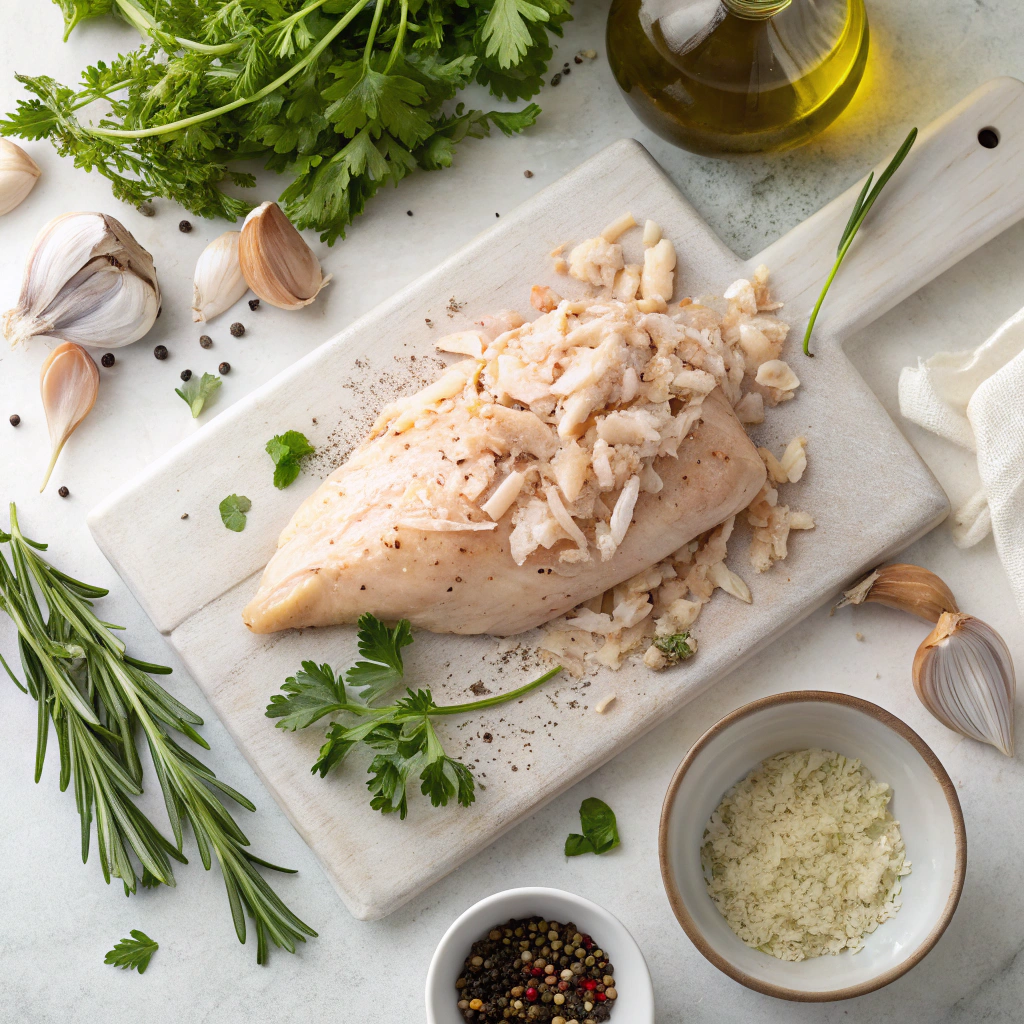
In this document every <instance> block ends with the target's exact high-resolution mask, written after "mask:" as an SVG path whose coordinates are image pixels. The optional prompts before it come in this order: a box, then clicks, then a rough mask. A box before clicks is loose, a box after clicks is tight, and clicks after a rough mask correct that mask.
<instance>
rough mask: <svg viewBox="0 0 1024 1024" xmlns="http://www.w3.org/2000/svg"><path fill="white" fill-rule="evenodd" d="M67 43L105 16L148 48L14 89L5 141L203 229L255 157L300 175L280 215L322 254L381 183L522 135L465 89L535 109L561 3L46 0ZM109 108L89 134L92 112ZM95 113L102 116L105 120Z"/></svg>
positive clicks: (564, 13)
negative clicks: (44, 143)
mask: <svg viewBox="0 0 1024 1024" xmlns="http://www.w3.org/2000/svg"><path fill="white" fill-rule="evenodd" d="M56 2H57V3H59V5H60V7H61V9H62V10H63V12H64V20H65V26H66V32H65V39H66V38H67V36H68V34H70V32H71V31H72V30H73V29H74V27H75V26H76V25H77V24H78V23H79V22H80V21H84V20H85V19H87V18H94V17H97V16H100V15H111V14H112V15H115V16H117V17H120V18H122V19H124V20H125V21H127V22H129V23H130V24H132V25H134V26H135V27H136V28H137V29H138V30H139V32H140V33H141V34H142V36H143V39H144V40H145V42H144V43H143V45H141V46H140V47H139V48H138V49H136V50H133V51H132V52H131V53H128V54H122V55H121V56H119V57H117V59H116V60H114V61H112V62H111V63H109V64H107V63H105V62H103V61H100V62H98V63H96V64H95V65H93V66H91V67H88V68H86V69H85V71H83V73H82V80H81V84H80V86H79V87H78V88H77V89H74V88H70V87H68V86H65V85H61V84H60V83H59V82H56V81H54V79H52V78H49V77H47V76H45V75H39V76H36V77H32V76H30V75H23V74H19V75H17V78H18V80H19V81H20V82H21V83H22V84H23V85H24V86H25V87H26V89H28V91H29V92H31V93H32V94H33V98H32V99H29V100H22V101H19V103H18V109H17V110H16V111H14V112H13V113H11V114H9V115H8V117H7V119H6V120H0V133H2V134H5V135H16V136H20V137H21V138H25V139H42V138H49V139H50V141H51V142H52V143H53V144H54V146H55V147H56V148H57V151H58V152H59V153H60V154H61V155H62V156H70V157H71V158H72V159H73V160H74V162H75V166H77V167H81V168H84V169H86V170H96V171H99V173H100V174H103V175H104V176H106V177H107V178H109V179H110V182H111V185H112V187H113V192H114V195H115V196H117V197H118V198H119V199H122V200H124V201H125V202H128V203H133V204H138V203H141V202H143V201H144V200H147V199H151V198H153V197H155V196H163V197H164V198H167V199H171V200H173V201H174V202H176V203H179V204H180V205H182V206H184V207H186V208H187V209H189V210H191V211H192V212H193V213H195V214H197V215H198V216H202V217H217V216H220V217H226V218H228V219H229V220H234V219H236V218H237V217H239V216H240V215H242V214H244V213H245V212H246V211H247V210H248V209H249V208H250V205H251V204H250V203H248V202H247V201H245V200H243V199H239V198H236V197H235V196H232V195H229V194H228V193H227V192H225V191H223V189H222V186H223V185H224V184H225V183H227V182H230V183H233V184H235V185H240V186H249V187H251V186H253V185H255V179H254V178H253V176H252V175H251V174H248V173H245V172H242V171H239V170H237V169H234V168H233V167H232V164H233V163H234V162H236V161H238V160H244V159H252V158H256V159H259V160H262V161H263V163H264V165H265V166H266V167H267V168H271V169H273V170H276V171H283V172H287V173H289V174H292V175H293V176H294V180H293V182H292V183H291V184H290V185H289V186H288V187H287V188H286V189H285V190H284V192H283V193H282V195H281V203H282V206H283V207H284V209H285V211H286V212H287V214H288V216H289V217H290V218H291V219H292V221H293V223H295V224H296V226H297V227H300V228H315V229H317V230H318V231H320V233H321V234H320V237H321V239H322V240H323V241H325V242H328V243H333V242H334V241H336V240H337V239H338V238H340V237H344V234H345V227H346V225H348V224H349V223H350V222H351V221H352V219H353V218H354V217H356V216H357V215H358V214H359V213H361V212H362V211H363V208H364V207H365V205H366V202H367V200H368V199H370V198H371V197H372V196H373V195H374V194H375V193H376V191H377V190H378V189H379V188H380V187H381V186H382V185H383V184H385V183H386V182H391V183H392V184H397V183H398V182H399V181H400V180H401V179H402V178H404V177H405V176H406V175H407V174H409V173H410V172H411V171H412V170H414V169H415V168H417V167H419V168H422V169H424V170H437V169H439V168H442V167H449V166H450V165H451V163H452V160H453V158H454V155H455V150H456V147H457V146H458V144H459V143H460V142H462V141H463V139H466V138H482V137H484V136H486V135H488V134H489V133H490V130H491V127H492V126H494V127H496V128H498V129H499V130H500V131H501V132H503V133H504V134H506V135H512V134H515V133H517V132H521V131H522V130H523V129H524V128H527V127H529V126H530V125H532V124H533V123H534V122H535V121H536V119H537V115H538V114H539V113H540V108H539V107H537V106H536V105H535V104H532V103H531V104H529V105H528V106H526V107H524V108H523V109H522V110H520V111H517V112H511V113H509V112H499V111H488V112H485V111H482V110H467V109H465V108H464V106H463V105H462V104H458V105H457V106H454V108H453V107H452V104H451V103H450V102H449V101H451V100H453V99H454V97H455V96H456V95H457V94H458V92H459V91H460V90H461V89H463V88H464V87H465V86H467V85H468V84H469V83H470V82H474V81H475V82H479V83H480V84H482V85H484V86H487V87H488V88H489V89H490V91H491V93H492V94H494V95H495V96H498V97H503V98H507V99H510V100H519V99H529V98H530V97H531V96H534V95H535V94H536V93H537V92H538V91H539V90H540V88H541V85H542V84H543V76H544V72H545V71H546V69H547V63H548V61H549V60H550V59H551V56H552V50H551V45H550V42H549V34H550V33H554V34H556V35H561V33H562V25H563V24H564V23H565V22H566V21H567V20H569V18H570V17H571V13H570V9H571V3H572V0H260V2H257V0H56ZM97 100H103V101H106V103H107V104H108V108H107V109H106V112H105V113H102V114H96V115H95V116H96V118H97V119H96V121H95V123H90V121H89V115H91V114H92V113H93V112H92V111H88V112H87V113H86V114H85V116H80V113H79V112H80V111H83V110H84V109H85V108H88V107H89V106H90V105H91V104H93V103H94V101H97ZM101 109H102V108H101Z"/></svg>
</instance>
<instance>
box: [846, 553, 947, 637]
mask: <svg viewBox="0 0 1024 1024" xmlns="http://www.w3.org/2000/svg"><path fill="white" fill-rule="evenodd" d="M865 602H874V603H876V604H884V605H885V606H886V607H888V608H896V609H897V610H899V611H902V612H908V613H909V614H910V615H916V616H917V617H918V618H919V619H924V621H925V622H938V621H939V617H940V616H941V615H942V614H943V613H944V612H958V611H959V610H960V609H959V608H958V607H957V603H956V598H955V597H953V592H952V591H951V590H950V589H949V587H947V586H946V584H945V583H944V582H943V581H942V580H941V579H939V577H938V576H936V575H935V573H933V572H931V571H930V570H928V569H923V568H922V567H921V566H919V565H907V564H905V563H899V564H896V565H885V566H882V568H880V569H876V570H875V571H874V572H873V573H871V574H870V575H868V576H866V577H865V578H864V579H862V580H861V581H860V582H859V583H858V584H857V585H856V586H855V587H851V588H850V589H849V590H847V591H846V592H845V594H844V595H843V600H842V601H840V602H839V604H837V605H836V607H835V608H834V609H833V611H835V610H837V609H839V608H845V607H846V606H847V605H850V604H864V603H865Z"/></svg>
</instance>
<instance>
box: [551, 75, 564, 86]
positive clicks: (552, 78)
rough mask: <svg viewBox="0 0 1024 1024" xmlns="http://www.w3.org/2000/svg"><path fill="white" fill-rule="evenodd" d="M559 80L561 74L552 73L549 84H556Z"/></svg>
mask: <svg viewBox="0 0 1024 1024" xmlns="http://www.w3.org/2000/svg"><path fill="white" fill-rule="evenodd" d="M561 80H562V76H561V74H556V75H553V76H552V77H551V84H552V85H558V83H559V82H560V81H561Z"/></svg>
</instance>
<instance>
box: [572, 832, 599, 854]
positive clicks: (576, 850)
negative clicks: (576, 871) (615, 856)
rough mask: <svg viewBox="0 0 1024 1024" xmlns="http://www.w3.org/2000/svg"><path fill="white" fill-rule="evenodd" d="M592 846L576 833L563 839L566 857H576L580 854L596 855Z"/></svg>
mask: <svg viewBox="0 0 1024 1024" xmlns="http://www.w3.org/2000/svg"><path fill="white" fill-rule="evenodd" d="M596 852H597V851H596V850H595V849H594V844H593V843H592V842H591V841H590V840H589V839H588V838H587V837H586V836H581V835H579V834H577V833H575V832H574V833H573V834H572V835H571V836H566V837H565V855H566V857H578V856H579V855H580V854H581V853H596Z"/></svg>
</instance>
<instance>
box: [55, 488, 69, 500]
mask: <svg viewBox="0 0 1024 1024" xmlns="http://www.w3.org/2000/svg"><path fill="white" fill-rule="evenodd" d="M57 493H58V494H59V495H60V496H61V497H62V498H66V497H67V496H68V495H69V494H70V493H71V492H70V491H69V490H68V489H67V488H66V487H63V486H62V487H58V488H57Z"/></svg>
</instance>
